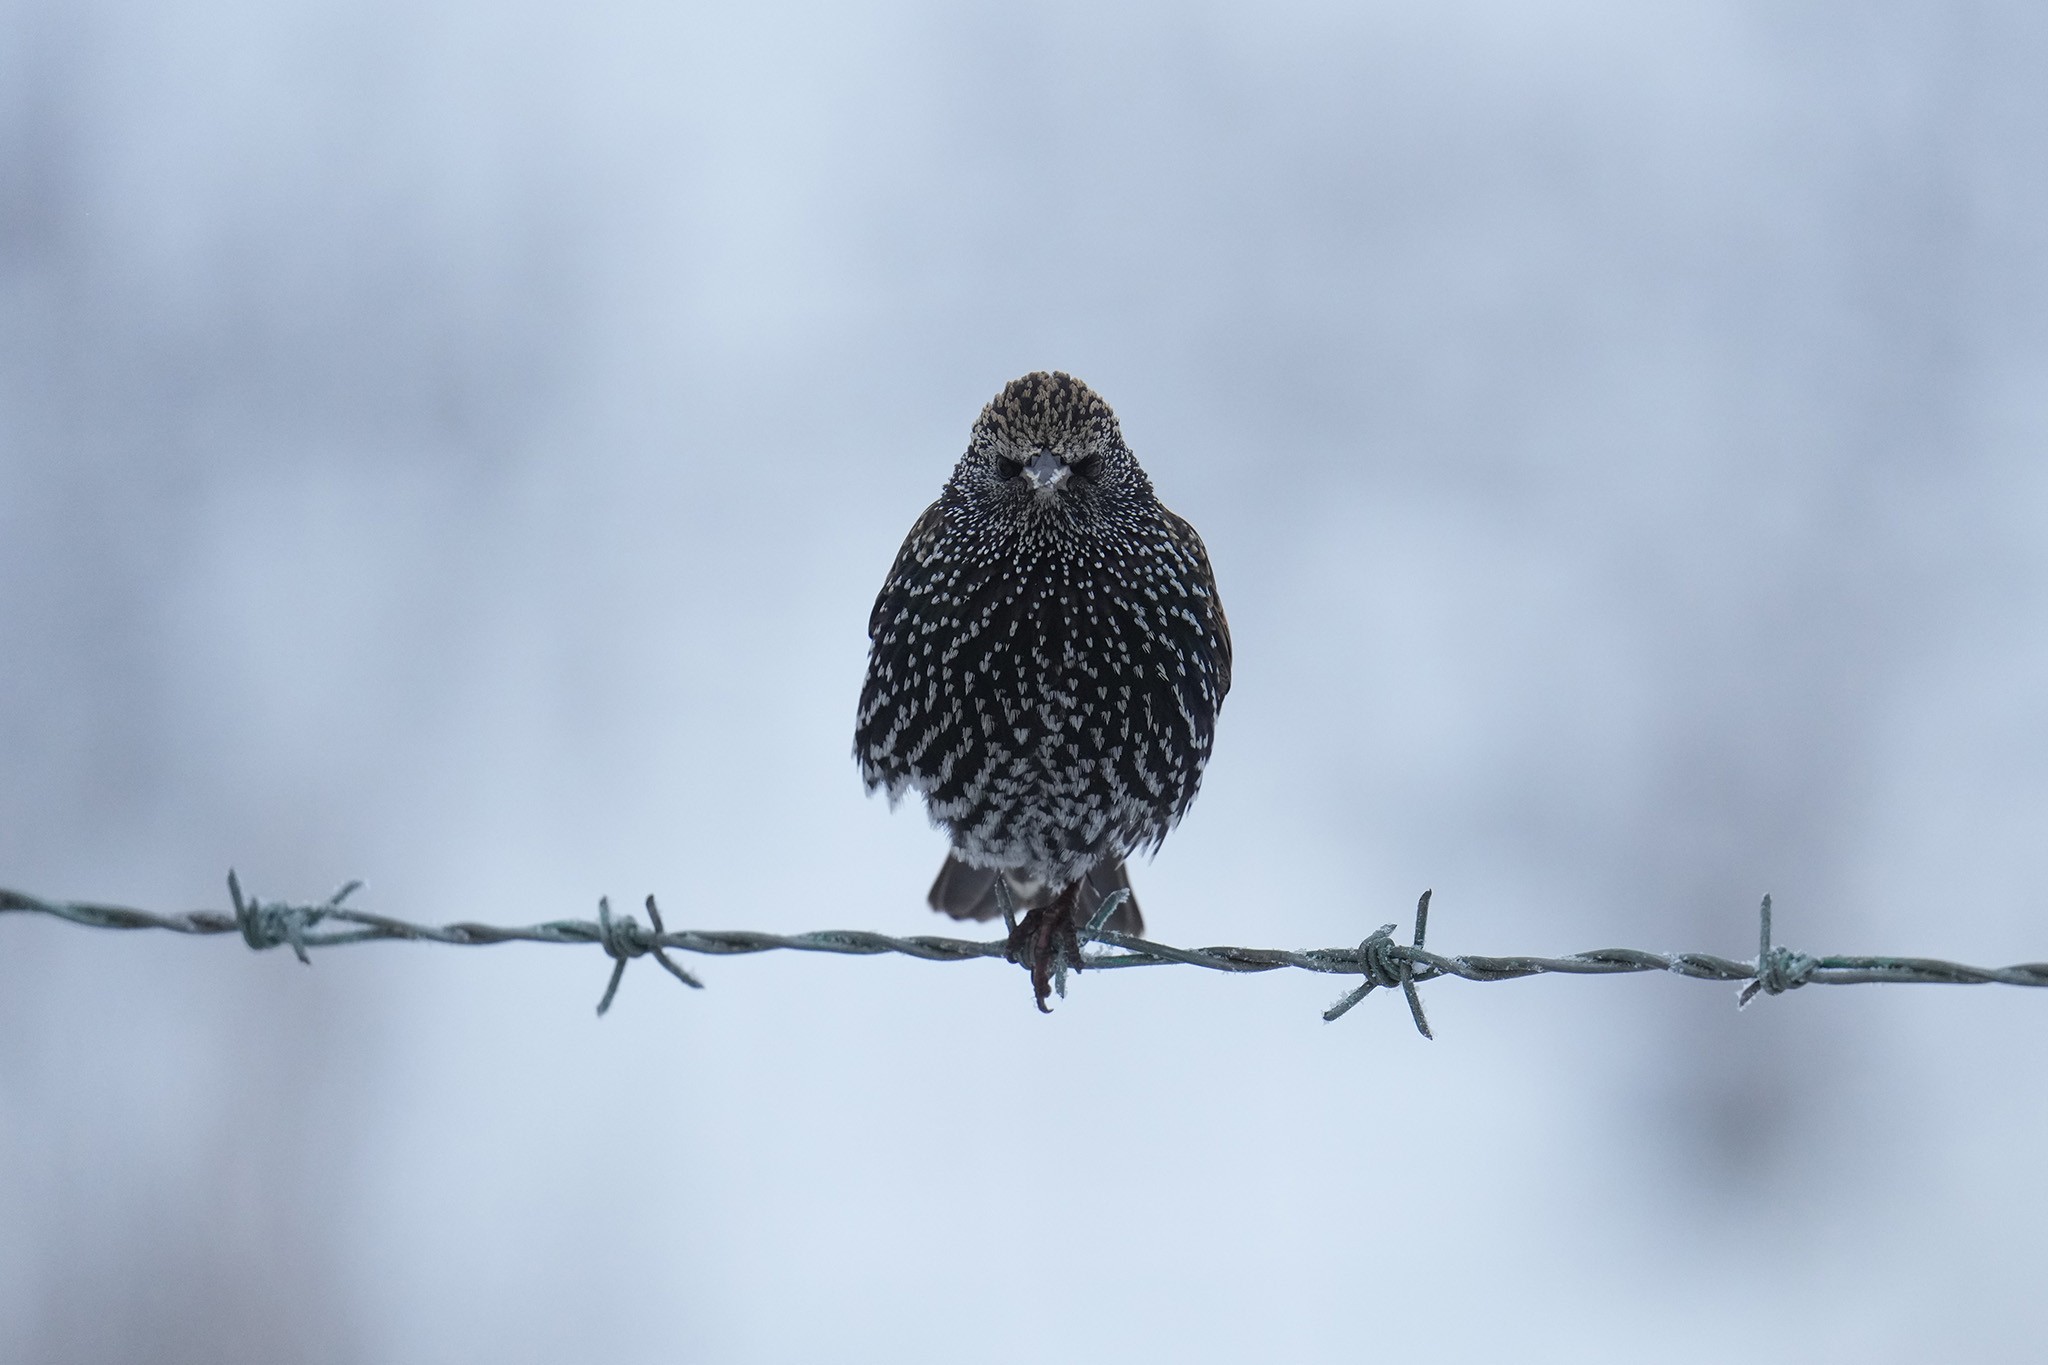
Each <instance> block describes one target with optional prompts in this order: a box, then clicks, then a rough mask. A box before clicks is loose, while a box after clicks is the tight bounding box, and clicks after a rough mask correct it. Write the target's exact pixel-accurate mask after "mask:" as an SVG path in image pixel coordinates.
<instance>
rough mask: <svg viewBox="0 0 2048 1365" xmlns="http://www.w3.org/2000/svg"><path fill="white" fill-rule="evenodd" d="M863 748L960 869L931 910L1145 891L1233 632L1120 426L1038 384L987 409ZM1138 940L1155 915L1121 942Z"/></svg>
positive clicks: (973, 912)
mask: <svg viewBox="0 0 2048 1365" xmlns="http://www.w3.org/2000/svg"><path fill="white" fill-rule="evenodd" d="M868 635H869V639H870V642H871V649H870V653H869V658H868V673H867V683H866V686H865V687H863V688H862V690H861V698H860V714H859V719H858V723H857V726H856V729H855V734H854V756H855V757H856V758H857V759H858V760H859V762H860V768H861V776H862V777H863V778H864V779H865V780H866V782H867V785H868V789H869V790H870V791H873V790H875V789H878V788H879V789H883V790H886V791H887V792H888V793H889V796H890V799H891V800H892V801H893V800H895V799H896V798H898V797H901V796H902V795H903V794H904V793H905V792H909V791H915V792H918V793H920V794H922V795H923V797H924V798H925V803H926V806H927V808H928V809H929V811H930V814H931V818H932V820H933V822H934V823H935V824H937V825H939V826H941V827H943V828H944V829H945V830H946V831H947V833H948V834H949V835H950V836H951V839H952V843H953V856H952V857H951V858H949V859H948V860H947V863H946V866H945V867H944V868H943V869H941V872H940V875H939V880H938V882H937V883H935V884H934V886H933V888H932V896H931V899H932V903H933V905H934V907H935V908H937V909H940V910H944V911H946V912H947V913H949V914H952V915H954V916H955V917H961V918H965V917H973V918H987V917H990V916H993V915H994V914H995V913H997V909H996V902H995V896H994V880H995V879H994V876H993V875H991V874H992V873H994V872H1000V873H1002V874H1004V875H1005V876H1006V878H1007V880H1008V883H1009V886H1010V888H1011V890H1012V892H1013V893H1014V894H1015V896H1016V898H1017V900H1018V903H1019V904H1020V905H1022V906H1024V907H1031V906H1035V905H1044V904H1046V903H1048V902H1049V901H1051V900H1053V899H1054V898H1056V897H1064V903H1066V904H1069V905H1074V904H1075V903H1076V901H1077V900H1078V910H1079V913H1080V915H1081V916H1082V917H1083V918H1084V919H1085V916H1086V915H1087V914H1088V913H1089V912H1090V911H1091V910H1092V907H1093V905H1094V904H1095V903H1099V901H1100V900H1101V898H1102V896H1104V895H1106V894H1108V893H1109V891H1110V890H1112V889H1115V888H1117V887H1123V886H1128V884H1129V883H1128V881H1127V879H1126V877H1125V874H1124V869H1123V866H1122V862H1123V859H1124V858H1125V857H1127V856H1128V855H1130V854H1131V853H1134V852H1136V851H1139V850H1151V849H1156V848H1157V847H1158V845H1159V843H1160V841H1161V840H1163V839H1164V838H1165V837H1166V834H1167V831H1168V830H1170V829H1172V828H1173V826H1174V825H1175V824H1176V823H1178V822H1179V820H1180V818H1181V816H1182V815H1184V814H1185V813H1186V812H1187V809H1188V806H1189V804H1190V803H1191V802H1192V801H1193V800H1194V799H1195V792H1196V790H1197V788H1199V787H1200V785H1201V780H1202V768H1203V766H1204V765H1205V764H1206V763H1207V762H1208V759H1209V750H1210V745H1211V742H1212V740H1213V738H1214V735H1215V725H1216V714H1217V711H1218V709H1219V708H1220V707H1221V706H1222V704H1223V697H1224V694H1225V693H1226V692H1228V691H1229V690H1230V628H1229V625H1228V623H1227V622H1226V621H1225V619H1224V615H1223V605H1222V602H1221V601H1220V600H1219V599H1218V598H1217V595H1216V584H1215V580H1214V578H1213V576H1212V574H1211V572H1210V568H1209V557H1208V553H1207V551H1206V550H1204V548H1203V546H1202V540H1201V537H1200V536H1198V535H1196V534H1195V530H1194V528H1193V527H1192V526H1189V525H1188V524H1187V523H1186V522H1185V521H1182V520H1181V519H1180V518H1179V517H1177V516H1175V515H1174V514H1173V513H1172V512H1169V511H1167V510H1166V508H1165V507H1163V506H1161V505H1160V502H1159V500H1158V498H1156V497H1155V496H1153V493H1152V484H1151V481H1150V480H1149V479H1147V478H1146V477H1145V473H1144V471H1143V470H1142V469H1140V468H1139V467H1138V462H1137V460H1136V458H1135V457H1134V456H1133V455H1132V454H1131V452H1130V449H1129V448H1128V447H1127V446H1125V444H1124V441H1123V435H1122V432H1121V431H1120V430H1119V429H1118V426H1117V420H1116V415H1115V414H1114V413H1112V412H1111V411H1110V408H1109V405H1108V404H1107V403H1105V402H1103V401H1102V399H1101V398H1100V397H1099V396H1098V395H1097V394H1096V393H1095V392H1094V390H1092V389H1090V388H1089V387H1088V386H1087V385H1086V384H1083V383H1082V382H1081V381H1080V380H1078V379H1074V378H1072V377H1071V376H1068V375H1065V374H1046V373H1036V374H1028V375H1025V376H1024V377H1023V378H1022V379H1018V380H1015V381H1014V382H1012V383H1011V384H1009V385H1008V386H1006V387H1005V388H1004V389H1003V391H1002V392H1001V393H1000V394H998V395H997V396H996V398H995V400H994V401H993V402H991V403H990V404H989V405H988V406H987V407H986V408H984V409H983V410H982V413H981V417H980V419H979V420H978V421H977V422H976V423H975V424H974V432H973V435H972V437H971V438H970V440H969V442H968V447H967V453H966V454H965V455H963V456H962V457H961V459H960V462H959V463H958V464H957V465H956V466H955V467H954V469H953V476H952V478H951V480H950V481H949V482H948V483H947V484H946V487H945V491H944V492H943V493H941V494H940V496H939V500H938V501H937V502H935V503H933V504H932V505H931V506H930V507H929V508H927V509H926V510H925V513H924V515H923V516H921V517H919V518H918V520H917V524H916V525H914V526H913V527H912V528H911V530H910V535H909V537H908V538H907V539H906V540H905V541H904V542H903V548H902V550H901V551H899V552H898V554H897V556H896V562H895V564H894V565H893V566H892V567H891V568H890V570H889V576H888V579H887V580H886V581H885V582H884V583H883V585H882V591H881V594H880V595H879V596H878V597H877V598H876V600H875V607H874V612H873V614H872V615H871V616H870V618H869V621H868ZM1110 923H1111V925H1112V926H1113V927H1118V928H1124V929H1127V930H1128V931H1130V932H1137V931H1139V929H1140V928H1141V927H1142V921H1141V920H1140V919H1139V917H1138V915H1137V909H1136V903H1135V902H1129V903H1127V904H1126V907H1125V910H1124V912H1120V913H1119V915H1118V916H1117V917H1116V918H1113V919H1112V920H1111V921H1110Z"/></svg>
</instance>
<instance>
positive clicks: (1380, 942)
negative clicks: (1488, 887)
mask: <svg viewBox="0 0 2048 1365" xmlns="http://www.w3.org/2000/svg"><path fill="white" fill-rule="evenodd" d="M1433 894H1435V893H1434V890H1433V889H1432V890H1430V891H1425V892H1423V893H1422V899H1421V900H1418V901H1417V902H1415V942H1414V943H1413V944H1411V945H1410V946H1409V947H1407V948H1403V947H1402V946H1401V945H1400V944H1398V943H1396V942H1394V938H1393V934H1394V926H1393V925H1391V924H1382V925H1381V926H1380V927H1379V928H1377V929H1375V930H1373V931H1372V932H1371V933H1370V934H1368V935H1366V937H1365V941H1364V942H1363V943H1360V944H1359V945H1358V970H1359V971H1361V972H1363V973H1364V974H1365V984H1364V985H1363V986H1360V987H1359V988H1358V989H1356V990H1354V991H1351V992H1350V993H1349V994H1347V995H1346V996H1345V997H1344V998H1343V999H1341V1000H1339V1001H1338V1002H1337V1003H1336V1004H1334V1005H1332V1006H1330V1008H1328V1009H1326V1010H1324V1011H1323V1022H1324V1023H1326V1024H1328V1023H1331V1022H1334V1021H1335V1020H1338V1019H1341V1018H1343V1017H1344V1016H1345V1015H1346V1014H1348V1013H1349V1012H1350V1010H1351V1007H1352V1006H1353V1005H1356V1004H1357V1003H1358V1002H1359V1001H1361V1000H1363V999H1365V997H1367V996H1368V995H1371V994H1372V993H1373V992H1374V991H1376V990H1378V989H1379V988H1380V987H1382V986H1390V987H1391V986H1399V987H1400V988H1401V993H1402V994H1403V995H1405V996H1407V997H1408V1015H1409V1017H1410V1018H1412V1019H1413V1020H1414V1021H1415V1031H1416V1032H1417V1033H1419V1034H1421V1035H1422V1036H1423V1037H1425V1038H1427V1039H1430V1040H1431V1041H1432V1042H1434V1041H1435V1039H1436V1035H1435V1034H1434V1033H1431V1032H1430V1031H1429V1016H1428V1015H1426V1014H1424V1013H1423V1012H1422V993H1421V992H1420V991H1418V990H1416V989H1415V962H1416V957H1417V955H1418V954H1420V953H1421V952H1422V939H1423V935H1425V934H1426V933H1428V932H1429V898H1430V896H1432V895H1433ZM1437 974H1438V973H1436V972H1434V971H1432V972H1430V973H1429V975H1431V976H1435V975H1437Z"/></svg>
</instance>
